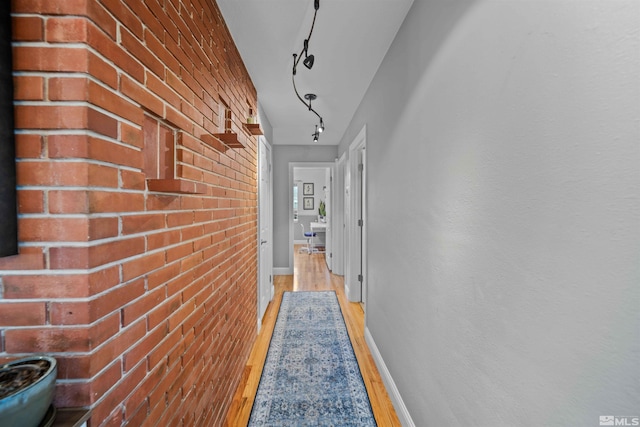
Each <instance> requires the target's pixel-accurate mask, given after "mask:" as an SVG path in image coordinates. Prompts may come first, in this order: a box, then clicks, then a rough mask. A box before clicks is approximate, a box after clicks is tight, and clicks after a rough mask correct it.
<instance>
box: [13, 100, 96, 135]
mask: <svg viewBox="0 0 640 427" xmlns="http://www.w3.org/2000/svg"><path fill="white" fill-rule="evenodd" d="M15 122H16V128H19V129H86V128H87V123H88V121H87V109H86V108H84V107H80V106H56V105H46V106H43V105H28V106H27V105H16V107H15Z"/></svg>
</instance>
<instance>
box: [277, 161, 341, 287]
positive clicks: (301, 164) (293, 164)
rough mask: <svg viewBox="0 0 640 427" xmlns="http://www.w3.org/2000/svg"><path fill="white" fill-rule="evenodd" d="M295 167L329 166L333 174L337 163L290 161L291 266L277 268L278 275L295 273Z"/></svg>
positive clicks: (288, 208)
mask: <svg viewBox="0 0 640 427" xmlns="http://www.w3.org/2000/svg"><path fill="white" fill-rule="evenodd" d="M295 168H329V169H331V173H332V176H333V175H334V174H335V170H334V169H335V163H334V162H289V185H288V190H287V191H288V192H289V197H288V198H287V199H288V200H289V202H288V203H289V205H288V207H287V211H288V212H289V245H288V246H289V268H287V269H285V268H277V269H275V270H277V271H274V274H278V275H291V274H293V235H294V233H293V170H294V169H295ZM333 185H334V184H333V182H332V183H331V187H333ZM330 191H331V192H333V191H334V189H333V188H330Z"/></svg>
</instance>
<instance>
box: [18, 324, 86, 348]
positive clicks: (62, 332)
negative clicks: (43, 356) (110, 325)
mask: <svg viewBox="0 0 640 427" xmlns="http://www.w3.org/2000/svg"><path fill="white" fill-rule="evenodd" d="M91 341H92V339H91V337H90V335H89V329H88V328H76V329H70V328H67V329H54V328H38V329H7V330H6V331H5V349H6V351H7V352H9V353H42V352H51V353H58V352H60V353H63V352H83V351H89V350H91Z"/></svg>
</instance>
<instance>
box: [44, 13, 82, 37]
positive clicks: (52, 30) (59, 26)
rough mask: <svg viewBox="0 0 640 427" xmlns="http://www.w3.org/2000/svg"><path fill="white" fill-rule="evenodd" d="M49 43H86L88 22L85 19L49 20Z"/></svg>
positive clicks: (47, 32)
mask: <svg viewBox="0 0 640 427" xmlns="http://www.w3.org/2000/svg"><path fill="white" fill-rule="evenodd" d="M45 28H46V30H45V31H46V37H47V41H48V42H54V43H55V42H66V43H68V42H84V41H86V40H87V20H86V19H85V18H75V17H74V18H69V17H61V18H54V17H52V18H49V19H47V21H46V27H45Z"/></svg>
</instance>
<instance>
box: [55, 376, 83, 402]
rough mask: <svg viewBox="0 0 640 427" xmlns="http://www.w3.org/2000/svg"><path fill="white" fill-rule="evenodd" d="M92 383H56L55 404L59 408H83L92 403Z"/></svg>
mask: <svg viewBox="0 0 640 427" xmlns="http://www.w3.org/2000/svg"><path fill="white" fill-rule="evenodd" d="M90 396H91V391H90V383H88V382H77V381H74V382H63V381H58V382H57V383H56V389H55V392H54V393H53V405H55V406H56V407H58V408H81V407H87V406H89V405H90V404H91V398H90Z"/></svg>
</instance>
